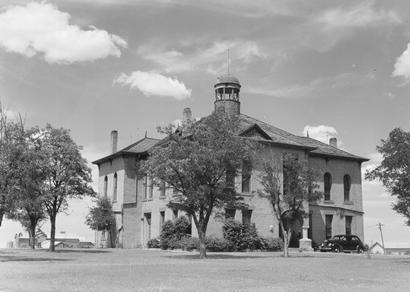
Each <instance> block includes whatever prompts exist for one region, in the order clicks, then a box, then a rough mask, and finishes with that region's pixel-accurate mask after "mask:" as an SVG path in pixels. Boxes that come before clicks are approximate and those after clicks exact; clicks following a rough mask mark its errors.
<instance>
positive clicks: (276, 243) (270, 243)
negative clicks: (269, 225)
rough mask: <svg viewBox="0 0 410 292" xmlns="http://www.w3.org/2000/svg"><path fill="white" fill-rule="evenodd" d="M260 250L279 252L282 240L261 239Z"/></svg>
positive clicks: (281, 247) (281, 248)
mask: <svg viewBox="0 0 410 292" xmlns="http://www.w3.org/2000/svg"><path fill="white" fill-rule="evenodd" d="M260 240H261V245H262V249H263V250H266V251H281V250H283V240H282V239H281V238H272V237H267V238H264V237H261V238H260Z"/></svg>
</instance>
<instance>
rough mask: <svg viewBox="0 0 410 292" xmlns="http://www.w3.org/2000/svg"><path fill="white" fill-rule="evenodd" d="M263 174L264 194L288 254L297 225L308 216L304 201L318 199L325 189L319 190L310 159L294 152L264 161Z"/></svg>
mask: <svg viewBox="0 0 410 292" xmlns="http://www.w3.org/2000/svg"><path fill="white" fill-rule="evenodd" d="M262 164H263V170H262V172H261V174H260V183H261V185H262V189H261V190H259V191H258V193H259V194H260V196H262V197H264V198H267V199H268V200H269V202H270V204H271V206H272V210H273V213H274V216H275V218H276V220H277V221H278V222H279V226H280V229H281V232H282V234H283V240H284V256H285V257H288V256H289V251H288V248H289V242H290V238H291V235H292V230H293V228H294V226H295V225H298V226H300V224H301V223H303V218H304V217H306V216H307V214H306V212H305V209H304V205H305V204H307V203H309V202H314V201H317V200H318V199H320V198H321V196H322V193H321V192H319V191H318V190H317V188H318V184H317V183H316V181H317V178H318V174H317V173H316V172H315V171H314V170H313V169H312V168H310V167H309V165H308V163H307V161H302V160H299V159H298V158H297V157H296V156H295V155H294V154H291V153H288V154H284V155H283V157H277V159H275V160H272V161H264V162H263V163H262Z"/></svg>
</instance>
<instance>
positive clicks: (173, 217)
mask: <svg viewBox="0 0 410 292" xmlns="http://www.w3.org/2000/svg"><path fill="white" fill-rule="evenodd" d="M177 218H178V210H176V209H174V210H172V220H175V219H177Z"/></svg>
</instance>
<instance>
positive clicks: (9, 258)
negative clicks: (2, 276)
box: [0, 256, 72, 262]
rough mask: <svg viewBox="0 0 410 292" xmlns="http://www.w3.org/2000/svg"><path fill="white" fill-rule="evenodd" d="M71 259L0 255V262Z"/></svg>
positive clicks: (63, 260)
mask: <svg viewBox="0 0 410 292" xmlns="http://www.w3.org/2000/svg"><path fill="white" fill-rule="evenodd" d="M66 261H72V260H71V259H55V258H32V257H13V256H0V262H66Z"/></svg>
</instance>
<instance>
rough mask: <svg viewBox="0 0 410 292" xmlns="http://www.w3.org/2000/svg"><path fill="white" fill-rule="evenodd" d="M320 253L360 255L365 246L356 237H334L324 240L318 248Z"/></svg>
mask: <svg viewBox="0 0 410 292" xmlns="http://www.w3.org/2000/svg"><path fill="white" fill-rule="evenodd" d="M319 249H320V251H323V252H325V251H332V252H357V253H362V252H363V251H365V250H366V246H365V245H364V244H363V242H362V241H361V240H360V238H359V237H357V236H356V235H335V236H333V238H329V239H326V240H325V241H324V242H323V243H322V244H321V245H320V247H319Z"/></svg>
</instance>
